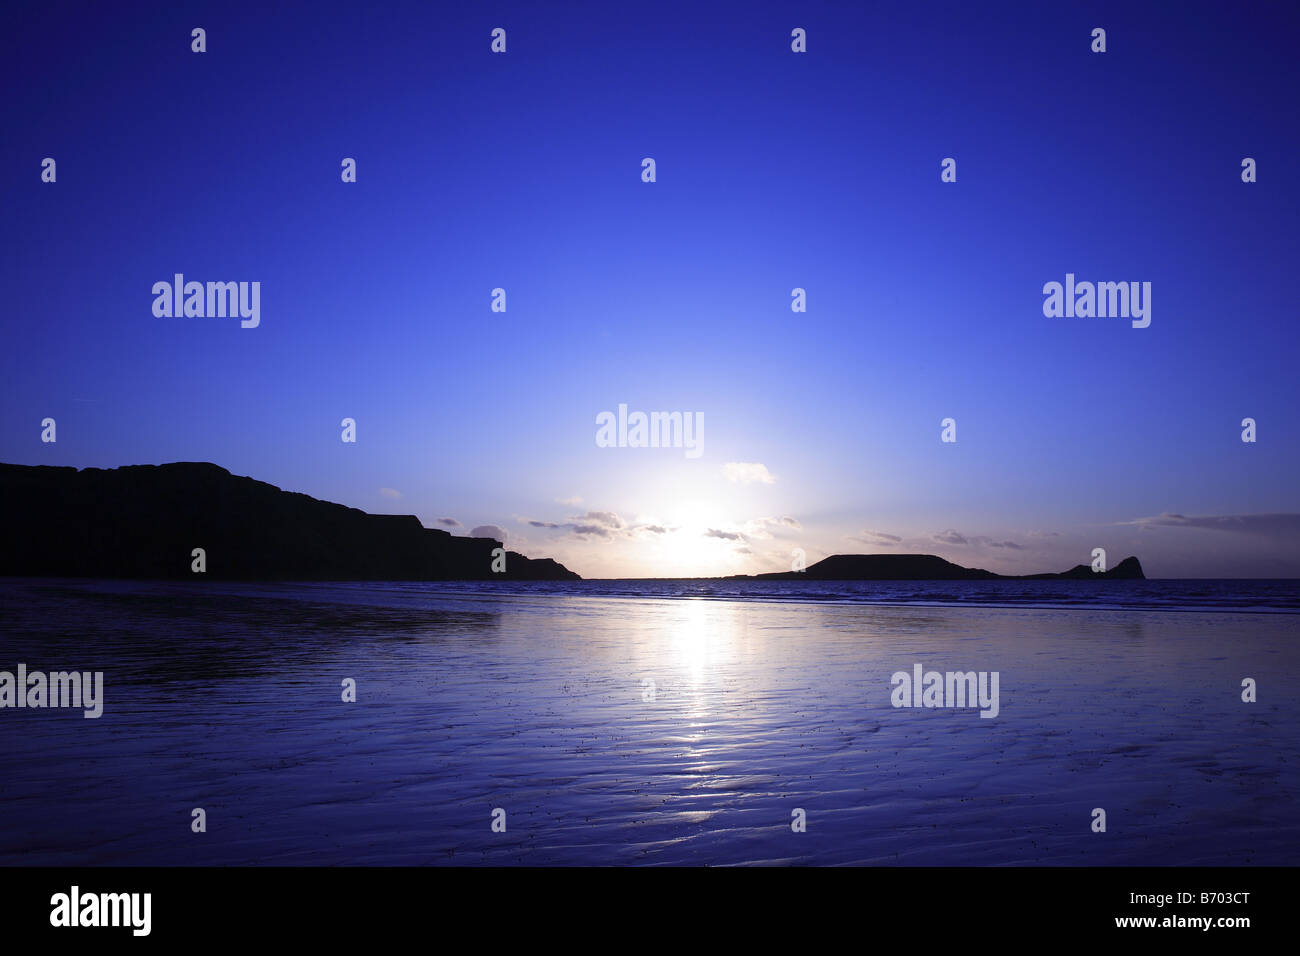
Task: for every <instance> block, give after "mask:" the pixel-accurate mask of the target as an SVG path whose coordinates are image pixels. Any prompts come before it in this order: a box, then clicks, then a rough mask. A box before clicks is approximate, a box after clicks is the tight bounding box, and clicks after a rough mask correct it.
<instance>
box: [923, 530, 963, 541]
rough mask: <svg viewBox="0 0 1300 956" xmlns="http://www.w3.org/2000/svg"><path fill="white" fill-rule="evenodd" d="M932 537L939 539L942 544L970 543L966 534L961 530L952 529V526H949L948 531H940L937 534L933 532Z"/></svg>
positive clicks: (933, 539) (932, 538) (935, 539)
mask: <svg viewBox="0 0 1300 956" xmlns="http://www.w3.org/2000/svg"><path fill="white" fill-rule="evenodd" d="M930 539H931V540H932V541H937V542H939V543H940V544H969V543H970V542H969V541H968V540H967V539H966V536H965V535H964V534H960V533H959V532H956V531H954V530H952V528H949V529H948V530H947V531H940V532H937V533H935V534H932V535H930Z"/></svg>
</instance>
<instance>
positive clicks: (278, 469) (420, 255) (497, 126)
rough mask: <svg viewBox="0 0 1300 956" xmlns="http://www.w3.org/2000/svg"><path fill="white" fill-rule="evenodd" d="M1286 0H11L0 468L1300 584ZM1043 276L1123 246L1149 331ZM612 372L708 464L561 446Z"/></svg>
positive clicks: (657, 537) (578, 524)
mask: <svg viewBox="0 0 1300 956" xmlns="http://www.w3.org/2000/svg"><path fill="white" fill-rule="evenodd" d="M271 6H274V9H268V8H269V7H271ZM1161 6H1163V7H1164V9H1163V10H1161V9H1159V7H1161ZM1139 8H1140V9H1139ZM1298 19H1300V15H1298V14H1297V8H1296V6H1295V5H1293V4H1286V3H1262V2H1261V3H1245V4H1241V3H1234V4H1227V3H1216V4H1198V3H1191V4H1184V3H1179V4H1164V5H1157V4H1131V3H1088V4H1083V3H1078V4H1075V3H1021V4H1007V5H996V6H995V7H994V8H992V9H988V8H986V5H984V4H969V3H944V4H927V3H914V4H904V5H885V4H850V3H843V4H839V3H835V4H832V3H816V4H794V3H791V4H780V3H757V4H756V3H715V4H706V3H685V4H673V3H656V4H653V5H649V6H647V5H643V4H631V3H628V4H621V3H620V4H613V3H582V4H578V3H573V4H558V3H547V4H538V3H532V4H522V3H521V4H502V3H462V4H449V5H440V4H431V3H427V2H425V3H409V4H386V5H384V7H383V9H382V10H379V9H374V8H372V6H371V5H368V4H342V3H313V4H295V5H281V4H276V5H266V4H249V5H240V6H236V5H230V4H194V3H179V4H178V3H166V4H163V3H158V4H131V5H128V6H125V7H120V8H119V7H116V6H115V5H107V4H85V5H80V4H60V3H51V4H40V5H37V4H21V5H18V6H17V7H16V8H14V12H13V13H12V14H11V17H10V23H9V27H8V29H7V30H6V31H5V35H4V37H3V41H2V43H3V46H2V47H0V49H2V50H3V57H2V58H0V59H2V60H3V64H2V65H0V71H2V72H3V74H4V81H5V83H4V88H5V89H6V90H7V91H8V92H7V93H6V96H5V97H4V102H3V104H0V110H2V111H3V128H4V131H5V135H4V137H3V139H2V141H0V162H2V163H3V169H4V175H5V182H6V187H5V190H4V204H3V235H4V247H3V248H4V256H3V272H2V273H0V275H2V277H3V285H4V299H3V301H4V328H5V336H4V338H5V342H6V345H7V348H6V349H5V350H4V352H3V357H2V358H0V372H2V373H3V375H2V381H0V398H2V401H3V417H2V418H0V460H3V461H8V462H19V463H26V464H40V463H46V464H61V465H75V466H78V467H85V466H97V467H114V466H118V465H123V464H136V463H145V462H167V461H189V460H201V461H213V462H216V463H218V464H221V465H223V466H224V467H227V468H229V469H230V470H231V471H233V472H235V473H236V474H243V475H251V476H253V477H255V478H259V479H262V480H265V481H269V482H271V483H273V484H276V485H278V486H280V487H283V488H287V489H290V490H294V491H302V492H305V493H307V494H310V495H314V496H316V497H319V498H325V499H328V500H333V501H339V502H343V503H345V504H348V505H352V506H355V507H359V508H363V509H365V510H367V511H374V512H392V513H411V514H416V515H418V516H419V517H420V518H421V520H422V521H423V522H424V523H425V524H426V525H428V526H431V527H438V526H447V525H445V524H444V525H440V524H439V521H438V519H441V518H452V519H455V520H456V521H458V522H459V523H460V524H459V526H457V527H453V530H454V531H455V532H456V533H468V531H469V529H472V528H474V527H476V526H480V525H495V526H498V527H500V528H501V529H503V530H504V531H505V532H506V534H507V540H508V544H509V545H510V546H511V547H512V548H514V549H517V550H521V551H523V552H524V553H526V554H529V555H532V556H553V557H556V558H558V559H559V560H561V561H563V562H564V563H565V564H567V565H569V566H570V567H571V568H573V569H574V570H576V571H578V572H579V573H581V574H583V575H584V576H613V575H630V576H639V575H650V576H661V575H673V574H721V573H733V572H750V571H764V570H777V569H784V568H788V566H789V563H790V552H791V550H792V549H793V548H795V547H801V548H803V549H805V551H806V553H807V555H808V561H809V562H810V563H811V562H812V561H815V560H817V559H818V558H820V557H822V556H824V555H826V554H830V553H836V552H853V551H863V552H875V551H891V550H892V551H899V552H930V553H936V554H940V555H943V556H944V557H946V558H949V559H950V560H953V561H957V562H959V563H962V564H967V565H974V566H980V567H986V568H990V569H993V570H998V571H1006V572H1012V573H1018V572H1032V571H1043V570H1059V569H1063V568H1065V567H1069V566H1071V565H1073V564H1076V563H1081V562H1087V561H1088V560H1089V553H1090V551H1091V549H1092V548H1093V547H1098V546H1100V547H1105V548H1106V549H1107V551H1108V554H1109V555H1110V558H1111V561H1112V563H1114V562H1116V561H1118V560H1119V558H1121V557H1123V556H1125V555H1127V554H1137V555H1138V556H1139V557H1141V558H1142V560H1143V563H1144V565H1145V566H1146V569H1147V573H1148V574H1149V575H1150V576H1161V577H1183V576H1189V577H1199V576H1294V575H1300V517H1298V516H1297V512H1300V502H1297V473H1298V472H1300V468H1298V467H1297V466H1300V451H1298V450H1297V449H1300V443H1298V442H1297V437H1298V430H1297V422H1296V415H1297V411H1298V410H1300V401H1297V399H1300V385H1298V384H1297V375H1296V357H1297V356H1296V351H1297V350H1296V345H1297V341H1298V337H1297V334H1296V322H1297V308H1296V302H1295V297H1294V287H1295V280H1294V276H1295V274H1296V271H1297V269H1296V263H1297V254H1298V253H1300V243H1298V242H1297V228H1296V222H1297V212H1298V209H1300V207H1298V204H1297V198H1298V197H1300V183H1297V179H1296V177H1295V175H1294V173H1293V171H1292V169H1291V168H1290V167H1291V164H1292V163H1293V162H1294V159H1295V157H1296V156H1297V155H1300V132H1298V130H1297V123H1296V114H1295V109H1296V101H1297V92H1300V83H1297V68H1296V63H1297V56H1296V49H1297V43H1298V42H1300V31H1297V29H1296V28H1297V20H1298ZM195 26H201V27H203V28H205V29H206V30H207V40H208V52H207V53H204V54H195V53H192V52H190V30H191V29H192V28H193V27H195ZM498 26H500V27H503V28H505V29H506V30H507V31H508V33H507V35H508V52H507V53H506V54H505V55H493V54H492V53H490V52H489V43H490V32H491V30H492V29H493V28H494V27H498ZM796 26H797V27H803V28H805V29H806V30H807V32H808V47H809V52H808V53H807V54H803V55H796V54H794V53H792V52H791V51H790V45H789V44H790V31H791V29H792V28H794V27H796ZM1097 26H1101V27H1104V28H1105V29H1106V30H1107V33H1108V52H1106V53H1105V54H1094V53H1092V52H1091V51H1090V49H1089V46H1090V32H1091V30H1092V28H1093V27H1097ZM47 156H50V157H54V158H55V159H56V160H57V162H58V181H57V183H54V184H46V183H42V182H41V181H40V163H41V160H42V159H43V158H44V157H47ZM345 156H350V157H355V158H356V160H357V162H358V182H357V183H355V184H344V183H342V182H341V181H340V177H339V171H340V161H341V160H342V158H343V157H345ZM646 156H650V157H654V158H655V159H656V161H657V164H658V181H657V182H656V183H653V184H647V183H643V182H641V179H640V162H641V159H642V158H643V157H646ZM947 156H951V157H954V158H956V160H957V163H958V181H957V183H955V184H943V183H941V182H940V180H939V163H940V160H941V159H942V158H944V157H947ZM1245 156H1251V157H1254V158H1255V159H1256V160H1257V161H1258V164H1259V181H1258V182H1257V183H1254V184H1249V185H1248V184H1244V183H1242V182H1241V179H1240V163H1241V160H1242V158H1243V157H1245ZM175 272H183V273H184V274H185V275H186V277H187V278H188V279H196V280H200V281H206V280H258V281H260V282H261V283H262V317H261V325H260V327H259V328H257V329H241V328H240V327H239V323H238V321H237V320H230V319H196V318H188V319H186V318H156V317H154V315H153V313H152V308H151V307H152V302H153V295H152V293H151V291H150V290H151V287H152V285H153V283H155V282H157V281H160V280H168V281H169V280H170V279H171V277H172V275H173V273H175ZM1067 272H1073V273H1075V274H1076V275H1077V276H1078V277H1079V279H1081V280H1082V279H1090V280H1099V281H1108V280H1116V281H1118V280H1126V281H1128V280H1137V281H1149V282H1151V283H1152V286H1153V291H1152V322H1151V326H1150V328H1147V329H1141V330H1139V329H1133V328H1131V327H1130V326H1129V323H1128V322H1127V321H1124V320H1120V319H1064V318H1050V319H1049V318H1045V317H1044V316H1043V313H1042V302H1043V295H1042V287H1043V284H1044V283H1045V282H1048V281H1061V280H1062V279H1063V278H1064V276H1065V273H1067ZM497 286H500V287H504V288H505V289H506V291H507V295H508V311H507V312H506V313H504V314H499V313H493V312H491V311H490V310H489V304H490V292H491V290H492V289H493V288H494V287H497ZM796 286H798V287H803V288H805V289H807V293H808V311H807V313H806V314H802V315H798V314H794V313H792V312H791V310H790V291H791V289H792V288H794V287H796ZM620 402H625V403H627V404H628V405H629V406H630V407H631V408H632V409H641V410H646V411H649V410H655V409H658V410H683V411H697V412H700V413H702V414H703V417H704V423H705V430H704V446H703V448H704V454H703V455H702V456H701V457H700V458H698V459H695V460H689V459H687V458H686V457H685V456H684V455H683V454H682V452H681V451H679V450H663V449H629V448H621V449H619V448H615V449H610V448H598V447H597V446H596V443H595V431H596V429H595V417H596V415H597V414H598V413H599V412H601V411H604V410H613V409H615V408H616V407H617V405H618V404H619V403H620ZM46 416H50V417H53V418H55V419H56V420H57V422H58V442H57V443H56V444H43V443H42V442H41V441H40V421H41V419H43V418H44V417H46ZM948 416H951V417H953V418H955V419H956V420H957V423H958V441H957V443H956V444H944V443H941V442H940V440H939V433H940V428H939V423H940V420H941V419H942V418H944V417H948ZM1246 416H1250V417H1253V418H1255V419H1256V420H1257V421H1258V423H1259V441H1258V442H1257V443H1256V444H1244V443H1243V442H1242V441H1241V440H1240V432H1241V427H1240V421H1241V419H1242V418H1244V417H1246ZM344 417H352V418H355V419H356V420H357V423H358V441H357V443H356V444H355V445H350V444H344V443H343V442H341V441H340V427H339V422H340V420H341V419H342V418H344ZM729 462H749V463H761V464H763V465H764V466H765V467H766V468H767V470H768V472H769V473H770V474H771V475H772V476H775V480H774V481H771V482H749V483H743V482H735V481H730V480H728V478H727V476H726V472H725V465H726V464H727V463H729ZM382 489H388V490H387V491H384V490H382ZM397 496H400V497H397ZM578 499H580V500H578ZM1171 514H1175V515H1179V516H1183V517H1181V518H1169V517H1165V518H1161V517H1160V516H1162V515H1171ZM783 519H788V520H783ZM529 522H537V523H542V524H554V525H560V526H561V527H557V528H542V527H538V526H537V525H536V524H530V523H529ZM652 527H654V528H662V529H664V530H662V531H658V530H650V529H651V528H652ZM584 528H586V529H596V530H589V531H588V532H587V533H579V531H581V530H582V529H584ZM710 531H712V532H715V533H714V534H710V533H709V532H710ZM882 535H884V536H887V537H882ZM894 538H897V539H898V540H897V541H894V540H892V539H894Z"/></svg>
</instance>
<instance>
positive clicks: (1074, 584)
mask: <svg viewBox="0 0 1300 956" xmlns="http://www.w3.org/2000/svg"><path fill="white" fill-rule="evenodd" d="M385 586H386V587H399V588H400V587H403V586H406V585H402V584H395V585H393V584H390V585H385ZM412 586H413V587H416V588H426V587H428V585H425V584H416V585H412ZM438 588H439V589H442V590H449V591H458V592H476V591H486V592H488V593H498V592H501V591H506V592H520V593H529V592H530V591H531V592H533V593H539V594H569V595H574V596H586V597H598V596H604V597H643V598H655V597H659V598H714V599H717V600H728V601H815V602H820V603H842V604H882V605H889V604H903V605H920V606H943V605H956V606H961V607H1060V608H1066V607H1088V608H1116V609H1120V608H1132V609H1135V610H1136V609H1157V608H1158V609H1163V610H1171V611H1198V610H1199V611H1204V610H1223V611H1260V612H1269V611H1272V612H1280V613H1284V614H1300V580H1295V579H1276V580H1237V579H1213V580H1212V579H1189V580H1172V579H1170V580H1163V579H1162V580H1136V581H1124V580H1109V581H1087V580H1084V581H1075V580H1056V581H1050V580H1049V581H1015V580H991V581H753V580H730V579H725V578H718V579H700V578H681V579H671V578H664V579H651V580H646V579H626V580H590V581H557V582H549V581H548V582H537V583H517V582H503V583H501V584H495V583H493V582H490V581H488V582H483V581H474V582H465V583H450V582H449V583H442V584H439V585H438Z"/></svg>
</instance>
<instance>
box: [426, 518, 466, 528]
mask: <svg viewBox="0 0 1300 956" xmlns="http://www.w3.org/2000/svg"><path fill="white" fill-rule="evenodd" d="M433 520H434V521H436V522H437V523H438V524H440V525H445V526H446V527H448V528H459V527H460V522H459V521H457V520H456V519H455V518H434V519H433Z"/></svg>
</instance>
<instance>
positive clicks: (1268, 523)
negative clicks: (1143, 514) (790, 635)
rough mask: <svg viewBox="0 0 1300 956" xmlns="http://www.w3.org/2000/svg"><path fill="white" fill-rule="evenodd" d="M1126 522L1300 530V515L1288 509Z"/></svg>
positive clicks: (1265, 531) (1144, 526) (1255, 530)
mask: <svg viewBox="0 0 1300 956" xmlns="http://www.w3.org/2000/svg"><path fill="white" fill-rule="evenodd" d="M1122 523H1123V524H1130V525H1137V526H1138V528H1140V529H1142V530H1144V531H1145V530H1147V529H1150V528H1200V529H1204V530H1207V531H1233V532H1236V533H1238V534H1256V535H1270V536H1274V535H1293V534H1296V533H1298V532H1300V514H1296V513H1294V512H1285V511H1284V512H1273V513H1270V514H1254V515H1180V514H1171V513H1169V512H1166V513H1164V514H1160V515H1156V516H1154V517H1151V518H1138V519H1136V520H1135V521H1125V522H1122Z"/></svg>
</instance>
